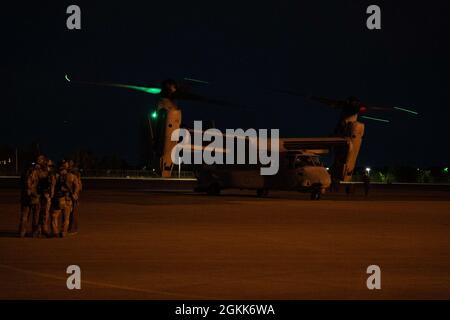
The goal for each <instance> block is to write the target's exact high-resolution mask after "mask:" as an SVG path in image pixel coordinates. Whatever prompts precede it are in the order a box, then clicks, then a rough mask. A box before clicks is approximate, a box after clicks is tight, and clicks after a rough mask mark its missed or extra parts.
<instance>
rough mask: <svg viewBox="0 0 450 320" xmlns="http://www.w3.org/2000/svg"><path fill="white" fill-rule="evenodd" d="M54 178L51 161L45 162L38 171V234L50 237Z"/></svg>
mask: <svg viewBox="0 0 450 320" xmlns="http://www.w3.org/2000/svg"><path fill="white" fill-rule="evenodd" d="M55 183H56V177H55V175H54V172H53V161H51V160H49V159H48V160H47V161H46V165H45V166H44V167H43V168H42V169H41V170H39V183H38V193H39V196H40V230H39V231H40V232H41V233H43V234H44V235H46V236H49V235H50V232H49V226H50V207H51V201H52V198H53V195H54V191H55Z"/></svg>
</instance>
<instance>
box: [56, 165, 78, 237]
mask: <svg viewBox="0 0 450 320" xmlns="http://www.w3.org/2000/svg"><path fill="white" fill-rule="evenodd" d="M79 192H80V187H79V185H78V180H77V178H76V176H75V175H74V174H72V173H70V172H69V164H68V163H67V162H63V163H62V165H61V166H60V168H59V172H58V174H57V176H56V184H55V193H54V197H53V201H52V231H53V234H54V235H55V236H58V235H60V236H61V237H64V236H66V235H67V231H68V229H69V219H70V212H71V211H72V205H73V201H77V200H78V194H79ZM61 212H62V213H63V217H62V221H63V223H62V228H61V230H60V229H59V220H60V216H61Z"/></svg>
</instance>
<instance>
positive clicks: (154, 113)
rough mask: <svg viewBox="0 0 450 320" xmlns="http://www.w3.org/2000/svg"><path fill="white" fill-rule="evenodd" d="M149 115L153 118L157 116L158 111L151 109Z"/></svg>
mask: <svg viewBox="0 0 450 320" xmlns="http://www.w3.org/2000/svg"><path fill="white" fill-rule="evenodd" d="M151 117H152V118H153V119H156V118H158V112H156V110H155V111H153V112H152V114H151Z"/></svg>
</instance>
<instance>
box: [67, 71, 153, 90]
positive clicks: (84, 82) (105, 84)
mask: <svg viewBox="0 0 450 320" xmlns="http://www.w3.org/2000/svg"><path fill="white" fill-rule="evenodd" d="M64 78H65V79H66V80H67V81H68V82H73V83H79V84H87V85H95V86H104V87H116V88H126V89H132V90H137V91H141V92H145V93H150V94H159V93H161V88H158V87H143V86H133V85H128V84H122V83H109V82H89V81H72V80H70V78H69V77H68V76H67V74H66V75H65V76H64Z"/></svg>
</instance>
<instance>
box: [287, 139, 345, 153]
mask: <svg viewBox="0 0 450 320" xmlns="http://www.w3.org/2000/svg"><path fill="white" fill-rule="evenodd" d="M349 145H350V141H349V140H348V139H347V138H341V137H323V138H281V139H280V152H296V151H306V150H309V151H310V152H312V153H327V152H328V150H330V149H331V148H333V147H337V146H344V147H345V146H349Z"/></svg>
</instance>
